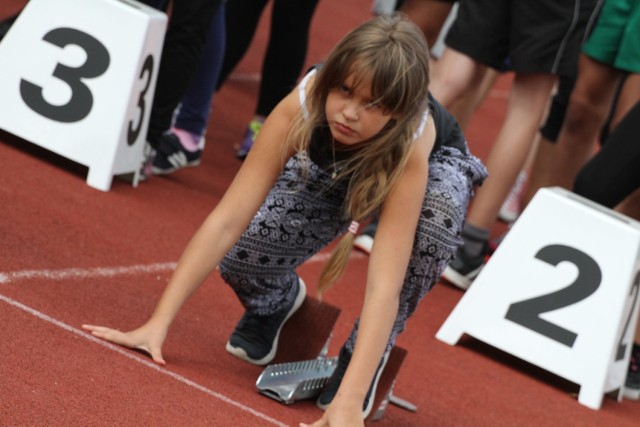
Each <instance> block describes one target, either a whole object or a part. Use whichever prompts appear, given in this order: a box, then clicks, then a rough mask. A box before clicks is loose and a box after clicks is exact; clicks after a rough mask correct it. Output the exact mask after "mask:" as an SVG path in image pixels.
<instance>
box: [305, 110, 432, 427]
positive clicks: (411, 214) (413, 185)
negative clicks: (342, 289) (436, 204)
mask: <svg viewBox="0 0 640 427" xmlns="http://www.w3.org/2000/svg"><path fill="white" fill-rule="evenodd" d="M434 141H435V127H434V125H433V120H431V119H429V121H428V123H427V127H426V129H425V131H424V132H423V134H422V135H421V136H420V137H419V138H418V140H416V141H415V143H414V147H413V148H412V153H411V154H410V158H409V162H408V164H407V167H406V170H405V171H404V173H403V175H402V177H401V178H400V180H399V182H398V183H397V185H396V186H395V187H394V188H393V189H392V190H391V192H390V193H389V195H388V196H387V198H386V200H385V202H384V206H383V207H382V211H381V214H380V221H379V223H378V229H377V230H376V237H375V239H376V243H375V245H374V247H373V250H372V252H371V256H370V260H369V269H368V272H367V286H366V292H365V298H364V304H363V307H362V312H361V314H360V326H359V328H358V338H357V340H356V345H355V348H354V352H353V356H352V358H351V362H350V363H349V367H348V368H347V371H346V373H345V375H344V378H343V380H342V383H341V385H340V388H339V389H338V392H337V394H336V396H335V398H334V399H333V401H332V403H331V405H330V406H329V408H328V409H327V411H326V412H325V415H324V416H323V418H322V419H321V420H320V421H318V422H316V423H315V424H313V426H327V425H329V426H340V427H342V426H352V425H363V420H362V415H361V414H362V407H363V403H364V399H365V397H366V395H367V392H368V390H369V387H370V385H371V382H372V380H373V377H374V374H375V371H376V369H377V367H378V363H379V362H380V359H381V358H382V355H383V354H384V350H385V347H386V345H387V342H388V341H389V337H390V335H391V331H392V329H393V323H394V321H395V319H396V315H397V312H398V303H399V295H400V291H401V289H402V285H403V282H404V277H405V274H406V271H407V267H408V265H409V259H410V256H411V251H412V248H413V240H414V237H415V232H416V227H417V224H418V218H419V216H420V212H421V208H422V202H423V200H424V195H425V191H426V187H427V180H428V167H429V153H430V152H431V149H432V148H433V144H434ZM373 398H374V396H371V399H373Z"/></svg>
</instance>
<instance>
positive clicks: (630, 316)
mask: <svg viewBox="0 0 640 427" xmlns="http://www.w3.org/2000/svg"><path fill="white" fill-rule="evenodd" d="M639 260H640V223H638V222H636V221H633V220H632V219H630V218H627V217H625V216H624V215H620V214H617V213H616V212H614V211H612V210H610V209H606V208H604V207H602V206H600V205H597V204H595V203H593V202H590V201H589V200H586V199H584V198H582V197H580V196H577V195H575V194H573V193H571V192H569V191H566V190H563V189H560V188H544V189H541V190H540V191H539V192H538V193H537V194H536V195H535V197H534V198H533V200H532V201H531V203H530V204H529V206H528V207H527V208H526V209H525V211H524V212H523V213H522V215H521V216H520V218H519V219H518V221H517V222H516V223H515V224H514V225H513V227H512V229H511V230H510V231H509V233H508V234H507V236H506V238H505V239H504V241H503V242H502V243H501V244H500V246H499V247H498V249H497V251H496V252H495V253H494V254H493V256H492V257H491V259H490V260H489V262H488V263H487V265H486V266H485V267H484V269H483V270H482V271H481V273H480V275H479V276H478V277H477V279H476V280H475V281H474V282H473V285H472V286H471V287H470V288H469V290H468V291H467V292H466V293H465V294H464V295H463V297H462V299H461V300H460V302H459V303H458V305H457V306H456V307H455V309H454V310H453V312H452V313H451V314H450V315H449V317H448V318H447V320H446V321H445V323H444V324H443V325H442V327H441V328H440V330H439V331H438V333H437V334H436V337H437V338H438V339H440V340H441V341H444V342H446V343H448V344H451V345H454V344H456V343H457V342H458V340H459V339H460V338H461V336H462V334H463V333H467V334H469V335H471V336H473V337H474V338H477V339H479V340H481V341H484V342H486V343H488V344H490V345H492V346H494V347H497V348H499V349H501V350H503V351H505V352H507V353H510V354H513V355H515V356H517V357H519V358H521V359H523V360H525V361H528V362H530V363H532V364H534V365H537V366H539V367H541V368H543V369H546V370H548V371H550V372H552V373H554V374H556V375H558V376H560V377H563V378H565V379H568V380H569V381H572V382H574V383H576V384H578V385H580V387H581V388H580V393H579V396H578V401H579V402H580V403H581V404H583V405H585V406H588V407H590V408H592V409H599V408H600V406H601V405H602V399H603V395H604V394H607V393H610V392H612V391H616V390H617V395H618V400H620V399H621V395H622V389H623V387H624V381H625V377H626V374H627V367H628V365H629V358H630V353H631V347H632V343H633V337H634V333H635V326H636V321H637V317H638V303H639V299H638V292H639V290H640V270H639V267H640V262H639Z"/></svg>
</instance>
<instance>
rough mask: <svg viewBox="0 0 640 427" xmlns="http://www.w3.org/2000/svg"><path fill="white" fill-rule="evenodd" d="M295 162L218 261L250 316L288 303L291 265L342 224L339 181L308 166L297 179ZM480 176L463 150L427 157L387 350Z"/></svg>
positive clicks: (435, 272)
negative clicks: (304, 174) (426, 176)
mask: <svg viewBox="0 0 640 427" xmlns="http://www.w3.org/2000/svg"><path fill="white" fill-rule="evenodd" d="M300 162H301V159H300V157H298V156H294V157H293V158H291V159H290V160H289V162H288V163H287V165H286V166H285V168H284V171H283V173H282V174H281V176H280V178H279V179H278V181H277V183H276V185H275V186H274V188H273V189H272V190H271V192H270V193H269V195H268V196H267V198H266V200H265V202H264V204H263V205H262V207H261V208H260V210H259V211H258V213H257V214H256V216H255V217H254V218H253V220H252V221H251V224H250V225H249V228H248V229H247V230H246V231H245V233H244V234H243V235H242V237H241V238H240V240H239V241H238V243H237V244H236V245H235V246H234V247H233V248H232V249H231V251H229V253H228V254H227V256H226V257H225V258H224V259H223V261H222V262H221V263H220V266H219V268H220V272H221V274H222V277H223V279H224V280H225V281H226V282H227V283H228V284H229V285H230V286H231V287H232V288H233V290H234V291H235V293H236V294H237V295H238V298H239V299H240V302H241V303H242V305H243V306H244V307H245V309H247V310H250V311H254V312H256V313H257V314H261V315H267V314H271V313H274V312H276V311H279V310H280V309H281V307H283V306H284V305H286V304H288V303H289V302H290V301H291V300H292V299H293V298H294V297H295V295H294V289H295V288H294V286H293V285H294V284H295V281H296V280H298V276H297V274H296V272H295V269H296V268H297V267H298V266H299V265H301V264H302V263H303V262H304V261H306V260H307V259H309V258H310V257H311V256H313V255H314V254H315V253H317V252H318V251H320V250H321V249H322V248H323V247H325V246H326V245H327V244H329V243H330V242H331V241H333V240H334V239H335V238H336V237H337V236H338V235H340V234H342V233H344V232H345V231H346V229H347V227H348V226H349V223H350V221H345V220H344V218H342V216H341V208H342V202H343V200H344V196H345V193H346V184H339V185H336V186H333V187H330V186H329V184H330V183H331V178H330V176H329V174H327V173H326V172H324V171H323V170H322V169H320V168H319V167H318V166H317V165H315V164H313V163H311V165H310V166H311V167H310V170H309V174H308V177H307V178H306V180H305V178H304V177H301V176H300V174H299V166H300ZM485 176H486V170H485V169H484V166H483V165H482V164H481V163H480V161H479V160H478V159H476V158H475V157H473V156H472V155H470V154H469V153H461V152H460V151H459V150H456V149H451V148H441V149H440V150H438V151H437V152H436V153H434V154H433V155H432V156H431V158H430V161H429V184H428V188H427V193H426V195H425V198H424V201H423V204H422V213H421V215H420V219H419V222H418V227H417V229H416V238H415V241H414V247H413V252H412V255H411V259H410V261H409V266H408V268H407V273H406V276H405V280H404V285H403V287H402V291H401V294H400V305H399V308H398V315H397V317H396V321H395V324H394V327H393V331H392V334H391V337H390V339H389V343H388V347H387V349H390V348H391V347H392V346H393V343H394V342H395V340H396V337H397V336H398V334H399V333H400V332H402V331H403V330H404V327H405V324H406V321H407V319H408V318H409V317H410V316H411V314H413V312H414V311H415V309H416V307H417V305H418V303H419V302H420V300H421V299H422V298H423V297H424V295H425V294H426V293H427V292H428V291H429V290H430V289H431V288H432V287H433V285H434V284H435V283H436V282H437V280H438V279H439V278H440V274H441V273H442V271H443V270H444V268H445V266H446V265H447V263H448V262H449V261H450V259H451V258H452V257H453V255H454V253H455V251H456V248H457V247H458V245H459V244H460V243H461V239H460V232H461V229H462V224H463V221H464V218H465V215H466V212H467V205H468V202H469V199H470V197H471V194H472V191H473V186H474V185H476V184H479V183H480V182H481V181H482V180H483V179H484V177H485ZM357 328H358V323H357V322H356V324H355V325H354V328H353V330H352V332H351V336H350V337H349V339H348V341H347V344H346V345H347V348H348V349H349V350H353V345H354V343H355V337H356V334H357Z"/></svg>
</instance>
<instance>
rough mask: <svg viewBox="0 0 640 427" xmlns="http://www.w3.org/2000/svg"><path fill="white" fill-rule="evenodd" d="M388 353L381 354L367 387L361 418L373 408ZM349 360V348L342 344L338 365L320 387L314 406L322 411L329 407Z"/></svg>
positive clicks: (367, 414)
mask: <svg viewBox="0 0 640 427" xmlns="http://www.w3.org/2000/svg"><path fill="white" fill-rule="evenodd" d="M389 353H391V352H390V351H387V352H386V353H385V354H384V356H382V360H381V361H380V364H379V365H378V369H377V370H376V375H375V377H374V378H373V381H372V382H371V387H369V391H368V392H367V396H366V397H365V398H364V404H363V405H362V419H365V418H367V417H368V416H369V414H370V413H371V410H372V409H373V401H374V400H375V396H376V390H377V388H378V381H380V375H382V371H383V370H384V367H385V366H386V365H387V361H388V360H389ZM350 361H351V353H349V350H347V348H346V347H345V346H342V348H341V349H340V354H339V355H338V366H336V369H335V371H333V374H332V375H331V378H329V381H327V385H326V386H325V387H324V388H323V389H322V391H321V392H320V395H319V396H318V399H317V400H316V406H317V407H318V408H320V409H322V410H323V411H324V410H326V409H327V408H328V407H329V405H330V404H331V402H332V401H333V398H334V397H335V396H336V393H338V388H339V387H340V383H341V382H342V378H343V377H344V374H345V372H347V367H348V366H349V362H350Z"/></svg>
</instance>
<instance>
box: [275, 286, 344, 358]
mask: <svg viewBox="0 0 640 427" xmlns="http://www.w3.org/2000/svg"><path fill="white" fill-rule="evenodd" d="M339 315H340V309H339V308H337V307H335V306H333V305H331V304H327V303H325V302H320V301H319V300H317V299H316V298H313V297H310V296H307V298H305V300H304V302H303V303H302V305H301V306H300V308H299V309H298V311H296V312H295V313H294V314H293V316H291V318H290V319H289V320H288V321H287V323H285V325H284V326H283V327H282V331H281V332H280V339H279V341H278V352H277V353H276V356H275V357H274V358H273V364H281V363H287V362H292V361H296V360H310V359H316V358H318V357H323V356H326V352H327V349H328V345H329V341H330V340H331V333H332V331H333V327H334V326H335V324H336V321H337V320H338V316H339Z"/></svg>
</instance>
